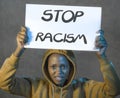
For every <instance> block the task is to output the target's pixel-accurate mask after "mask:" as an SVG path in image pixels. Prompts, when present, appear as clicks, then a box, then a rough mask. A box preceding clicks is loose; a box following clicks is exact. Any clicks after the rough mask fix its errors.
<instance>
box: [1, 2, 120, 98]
mask: <svg viewBox="0 0 120 98" xmlns="http://www.w3.org/2000/svg"><path fill="white" fill-rule="evenodd" d="M26 3H31V4H54V5H73V6H97V7H102V29H103V30H104V32H105V38H106V40H107V42H108V49H107V56H108V59H109V60H110V61H112V62H113V64H114V65H115V69H116V71H117V73H118V75H119V77H120V60H119V58H120V53H119V50H120V46H119V45H120V38H119V36H120V17H119V15H120V11H119V9H120V0H0V67H1V65H2V63H3V62H4V60H5V58H6V57H8V56H10V54H11V53H12V52H13V51H14V50H15V48H16V35H17V33H18V32H19V30H20V27H21V26H22V25H24V24H25V4H26ZM91 14H92V13H91ZM44 51H45V50H44V49H26V51H25V53H24V54H23V55H22V57H21V59H20V62H19V65H20V66H19V69H18V71H17V73H16V75H17V76H20V77H23V76H27V77H28V76H30V77H39V76H40V77H43V76H42V72H41V66H40V65H41V57H42V55H43V53H44ZM74 53H75V56H76V58H77V65H78V66H77V69H78V73H77V76H76V77H80V76H81V77H88V78H90V79H94V80H96V81H102V80H103V78H102V75H101V73H100V69H99V63H98V61H97V58H96V55H95V53H94V52H81V51H74ZM0 98H24V97H20V96H16V95H11V94H8V93H6V92H5V91H2V90H0ZM116 98H120V96H118V97H116Z"/></svg>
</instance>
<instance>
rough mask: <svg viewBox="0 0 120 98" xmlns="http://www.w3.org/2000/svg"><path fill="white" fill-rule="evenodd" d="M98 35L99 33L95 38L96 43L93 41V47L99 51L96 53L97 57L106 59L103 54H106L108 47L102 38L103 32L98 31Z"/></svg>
mask: <svg viewBox="0 0 120 98" xmlns="http://www.w3.org/2000/svg"><path fill="white" fill-rule="evenodd" d="M98 33H100V35H99V36H97V38H96V41H95V46H96V48H98V49H99V51H98V52H97V55H99V56H102V57H106V54H105V52H106V49H107V46H108V45H107V42H106V40H105V38H104V31H102V30H99V31H98Z"/></svg>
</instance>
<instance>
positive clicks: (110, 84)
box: [96, 30, 120, 96]
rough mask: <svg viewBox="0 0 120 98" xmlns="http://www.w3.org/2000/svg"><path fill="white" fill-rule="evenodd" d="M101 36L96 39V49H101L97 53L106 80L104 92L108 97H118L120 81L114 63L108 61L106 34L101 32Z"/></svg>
mask: <svg viewBox="0 0 120 98" xmlns="http://www.w3.org/2000/svg"><path fill="white" fill-rule="evenodd" d="M99 33H100V36H98V37H97V39H96V47H97V48H99V51H98V52H97V57H98V59H99V62H100V68H101V72H102V74H103V78H104V84H105V85H104V92H105V93H106V94H107V95H111V96H114V95H118V94H120V79H119V77H118V75H117V73H116V71H115V69H114V65H113V64H112V62H110V61H108V59H107V56H106V54H105V52H106V49H107V42H106V40H105V38H104V32H103V31H102V30H100V31H99Z"/></svg>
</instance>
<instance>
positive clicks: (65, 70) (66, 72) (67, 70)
mask: <svg viewBox="0 0 120 98" xmlns="http://www.w3.org/2000/svg"><path fill="white" fill-rule="evenodd" d="M63 73H64V74H66V75H67V76H68V74H69V68H67V69H64V70H63Z"/></svg>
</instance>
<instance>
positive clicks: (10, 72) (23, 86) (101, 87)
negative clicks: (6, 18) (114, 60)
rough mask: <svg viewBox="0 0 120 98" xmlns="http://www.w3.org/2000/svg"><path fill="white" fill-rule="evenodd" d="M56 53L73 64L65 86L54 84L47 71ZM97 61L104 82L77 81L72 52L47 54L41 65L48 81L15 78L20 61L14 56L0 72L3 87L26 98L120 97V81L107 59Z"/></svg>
mask: <svg viewBox="0 0 120 98" xmlns="http://www.w3.org/2000/svg"><path fill="white" fill-rule="evenodd" d="M53 53H58V54H62V55H64V56H65V57H66V58H67V59H68V61H69V62H70V68H71V71H70V75H69V79H68V80H67V82H66V83H65V85H64V86H63V87H59V86H57V85H55V84H54V83H53V82H52V80H51V79H50V77H49V73H48V70H47V64H48V57H49V56H50V55H51V54H53ZM98 59H99V62H100V68H101V72H102V74H103V78H104V81H103V82H97V81H94V80H89V79H86V78H78V79H76V80H74V76H75V72H76V63H75V57H74V54H73V52H72V51H66V50H48V51H47V52H46V53H45V55H44V57H43V62H42V71H43V74H44V76H45V79H41V78H35V79H31V78H18V77H15V73H16V69H17V67H18V66H17V65H18V64H17V62H18V60H19V59H18V58H17V57H15V56H14V55H11V57H9V58H7V59H6V61H5V62H4V64H3V65H2V68H1V69H0V88H1V89H3V90H6V91H7V92H10V93H12V94H16V95H21V96H25V97H27V98H114V97H115V96H116V95H118V94H120V80H119V78H118V76H117V74H116V72H115V70H114V67H113V65H112V64H111V63H110V62H108V60H107V58H101V57H98Z"/></svg>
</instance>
